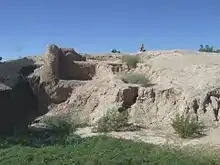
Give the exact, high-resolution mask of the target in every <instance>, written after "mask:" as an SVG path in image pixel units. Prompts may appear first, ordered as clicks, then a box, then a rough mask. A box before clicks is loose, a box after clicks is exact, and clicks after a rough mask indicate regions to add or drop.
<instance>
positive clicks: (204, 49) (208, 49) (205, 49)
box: [199, 45, 220, 53]
mask: <svg viewBox="0 0 220 165" xmlns="http://www.w3.org/2000/svg"><path fill="white" fill-rule="evenodd" d="M199 51H200V52H213V53H220V49H216V50H215V49H214V47H213V46H209V45H205V46H203V45H200V48H199Z"/></svg>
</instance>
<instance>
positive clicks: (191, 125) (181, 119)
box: [171, 114, 204, 138]
mask: <svg viewBox="0 0 220 165" xmlns="http://www.w3.org/2000/svg"><path fill="white" fill-rule="evenodd" d="M171 126H172V127H173V129H174V130H175V132H176V133H177V134H179V136H180V137H181V138H190V137H195V136H197V135H201V134H202V132H203V129H204V124H203V123H201V122H198V121H197V120H196V119H195V118H190V117H189V115H187V116H185V115H179V114H177V115H176V116H175V118H174V119H172V122H171Z"/></svg>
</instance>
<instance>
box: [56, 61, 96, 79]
mask: <svg viewBox="0 0 220 165" xmlns="http://www.w3.org/2000/svg"><path fill="white" fill-rule="evenodd" d="M95 73H96V64H93V63H88V62H84V61H77V62H76V61H75V62H74V61H68V62H67V63H65V65H62V63H61V65H60V79H63V80H91V79H92V78H93V76H94V75H95Z"/></svg>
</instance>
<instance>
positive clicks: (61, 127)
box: [44, 117, 75, 135]
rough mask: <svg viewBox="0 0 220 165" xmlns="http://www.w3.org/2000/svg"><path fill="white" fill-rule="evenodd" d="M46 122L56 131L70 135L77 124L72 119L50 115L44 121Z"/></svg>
mask: <svg viewBox="0 0 220 165" xmlns="http://www.w3.org/2000/svg"><path fill="white" fill-rule="evenodd" d="M44 124H46V125H47V127H48V128H50V129H51V130H53V132H54V133H58V134H60V135H61V134H62V135H68V134H71V133H72V132H74V130H75V126H74V124H73V123H72V122H71V121H70V120H68V119H62V118H61V117H50V118H48V119H46V120H45V121H44Z"/></svg>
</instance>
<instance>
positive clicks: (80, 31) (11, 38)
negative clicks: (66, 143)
mask: <svg viewBox="0 0 220 165" xmlns="http://www.w3.org/2000/svg"><path fill="white" fill-rule="evenodd" d="M0 21H1V23H0V56H2V57H3V58H4V59H11V58H15V57H18V56H23V55H38V54H42V53H43V51H44V49H45V46H46V45H47V44H49V43H55V44H58V45H59V46H61V47H73V48H75V49H76V51H78V52H82V53H84V52H88V53H90V52H107V51H110V50H111V49H112V48H116V49H119V50H121V51H125V52H135V51H138V48H139V46H140V44H141V43H144V44H145V49H146V50H156V49H197V48H198V47H199V45H200V44H210V45H213V46H214V47H216V48H220V0H200V1H199V0H1V3H0Z"/></svg>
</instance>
